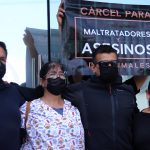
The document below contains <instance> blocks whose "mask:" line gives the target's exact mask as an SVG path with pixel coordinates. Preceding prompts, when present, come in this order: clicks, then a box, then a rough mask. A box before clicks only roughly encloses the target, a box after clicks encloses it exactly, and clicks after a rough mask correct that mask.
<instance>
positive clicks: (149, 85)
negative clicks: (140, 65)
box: [148, 82, 150, 92]
mask: <svg viewBox="0 0 150 150" xmlns="http://www.w3.org/2000/svg"><path fill="white" fill-rule="evenodd" d="M148 91H149V92H150V82H149V84H148Z"/></svg>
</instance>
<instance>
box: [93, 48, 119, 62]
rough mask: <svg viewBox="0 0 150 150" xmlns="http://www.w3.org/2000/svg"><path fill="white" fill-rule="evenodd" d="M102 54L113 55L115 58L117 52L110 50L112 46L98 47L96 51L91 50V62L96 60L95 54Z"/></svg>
mask: <svg viewBox="0 0 150 150" xmlns="http://www.w3.org/2000/svg"><path fill="white" fill-rule="evenodd" d="M102 53H115V54H116V56H117V51H116V50H115V49H114V48H112V46H110V45H100V46H99V47H98V48H97V49H94V50H93V53H92V59H93V62H95V61H96V60H95V58H96V55H97V54H102Z"/></svg>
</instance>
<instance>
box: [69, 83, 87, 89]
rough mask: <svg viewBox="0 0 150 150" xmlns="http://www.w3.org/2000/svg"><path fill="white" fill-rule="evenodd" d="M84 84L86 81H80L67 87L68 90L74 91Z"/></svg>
mask: <svg viewBox="0 0 150 150" xmlns="http://www.w3.org/2000/svg"><path fill="white" fill-rule="evenodd" d="M85 83H86V81H80V82H77V83H73V84H69V85H68V86H67V87H68V88H69V89H75V90H79V89H81V88H82V87H83V85H84V84H85Z"/></svg>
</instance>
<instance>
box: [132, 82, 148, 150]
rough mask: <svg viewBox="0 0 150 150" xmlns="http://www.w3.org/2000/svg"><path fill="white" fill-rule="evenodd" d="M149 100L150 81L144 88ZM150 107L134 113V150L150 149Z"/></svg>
mask: <svg viewBox="0 0 150 150" xmlns="http://www.w3.org/2000/svg"><path fill="white" fill-rule="evenodd" d="M146 97H147V100H148V101H149V102H150V82H149V85H148V89H147V90H146ZM149 133H150V107H148V108H145V109H143V110H142V111H141V112H139V113H137V114H136V115H135V121H134V150H150V142H149V139H150V134H149Z"/></svg>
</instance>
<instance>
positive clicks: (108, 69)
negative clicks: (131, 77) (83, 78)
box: [98, 60, 118, 83]
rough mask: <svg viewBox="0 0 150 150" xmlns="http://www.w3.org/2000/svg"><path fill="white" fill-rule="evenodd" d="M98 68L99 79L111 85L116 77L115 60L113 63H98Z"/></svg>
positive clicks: (116, 67)
mask: <svg viewBox="0 0 150 150" xmlns="http://www.w3.org/2000/svg"><path fill="white" fill-rule="evenodd" d="M98 64H99V68H100V78H101V79H102V80H103V81H104V82H106V83H111V82H113V81H115V80H116V78H117V77H118V66H117V60H115V61H100V62H98Z"/></svg>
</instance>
